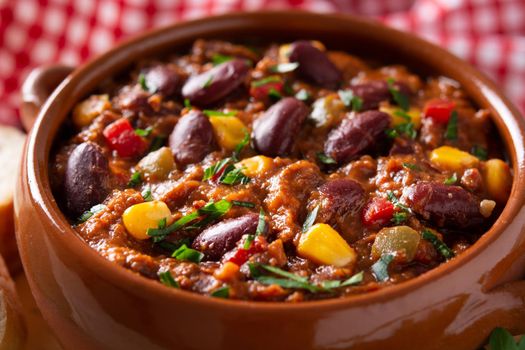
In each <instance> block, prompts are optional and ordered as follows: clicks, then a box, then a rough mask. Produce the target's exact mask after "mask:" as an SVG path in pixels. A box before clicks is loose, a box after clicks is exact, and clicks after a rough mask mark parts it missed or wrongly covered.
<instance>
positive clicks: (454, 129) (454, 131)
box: [445, 111, 458, 141]
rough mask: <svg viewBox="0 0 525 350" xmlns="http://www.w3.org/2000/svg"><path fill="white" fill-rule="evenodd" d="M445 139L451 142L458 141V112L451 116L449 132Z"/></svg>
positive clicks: (448, 126) (448, 125) (446, 132)
mask: <svg viewBox="0 0 525 350" xmlns="http://www.w3.org/2000/svg"><path fill="white" fill-rule="evenodd" d="M445 138H446V139H447V140H451V141H454V140H457V139H458V112H456V111H452V113H451V114H450V119H449V121H448V124H447V130H446V131H445Z"/></svg>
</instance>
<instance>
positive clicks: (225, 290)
mask: <svg viewBox="0 0 525 350" xmlns="http://www.w3.org/2000/svg"><path fill="white" fill-rule="evenodd" d="M210 295H211V296H212V297H214V298H222V299H228V298H229V297H230V287H222V288H219V289H216V290H214V291H213V293H211V294H210Z"/></svg>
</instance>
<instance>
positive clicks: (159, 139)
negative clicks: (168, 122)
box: [149, 135, 167, 152]
mask: <svg viewBox="0 0 525 350" xmlns="http://www.w3.org/2000/svg"><path fill="white" fill-rule="evenodd" d="M166 139H167V137H166V136H160V135H159V136H155V137H154V138H153V141H151V145H150V146H149V151H150V152H153V151H156V150H158V149H159V148H161V147H162V146H164V143H165V142H166Z"/></svg>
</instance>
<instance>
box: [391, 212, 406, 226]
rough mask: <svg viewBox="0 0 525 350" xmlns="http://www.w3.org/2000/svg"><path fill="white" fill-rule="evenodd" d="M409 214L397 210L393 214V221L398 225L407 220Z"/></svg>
mask: <svg viewBox="0 0 525 350" xmlns="http://www.w3.org/2000/svg"><path fill="white" fill-rule="evenodd" d="M407 218H408V214H407V212H405V211H400V212H396V213H394V214H393V216H392V222H393V223H394V224H396V225H399V224H401V223H403V222H405V221H406V219H407Z"/></svg>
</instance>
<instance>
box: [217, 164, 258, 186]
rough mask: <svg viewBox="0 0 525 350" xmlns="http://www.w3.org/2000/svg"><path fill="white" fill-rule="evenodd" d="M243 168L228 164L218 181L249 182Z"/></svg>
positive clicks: (230, 182)
mask: <svg viewBox="0 0 525 350" xmlns="http://www.w3.org/2000/svg"><path fill="white" fill-rule="evenodd" d="M242 170H243V168H236V167H235V166H233V165H229V166H228V167H227V168H226V170H225V171H224V173H223V174H222V176H221V177H220V179H219V182H220V183H222V184H225V185H231V186H233V185H236V184H241V185H246V184H247V183H249V182H250V178H249V177H248V176H246V175H244V174H243V172H242Z"/></svg>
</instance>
